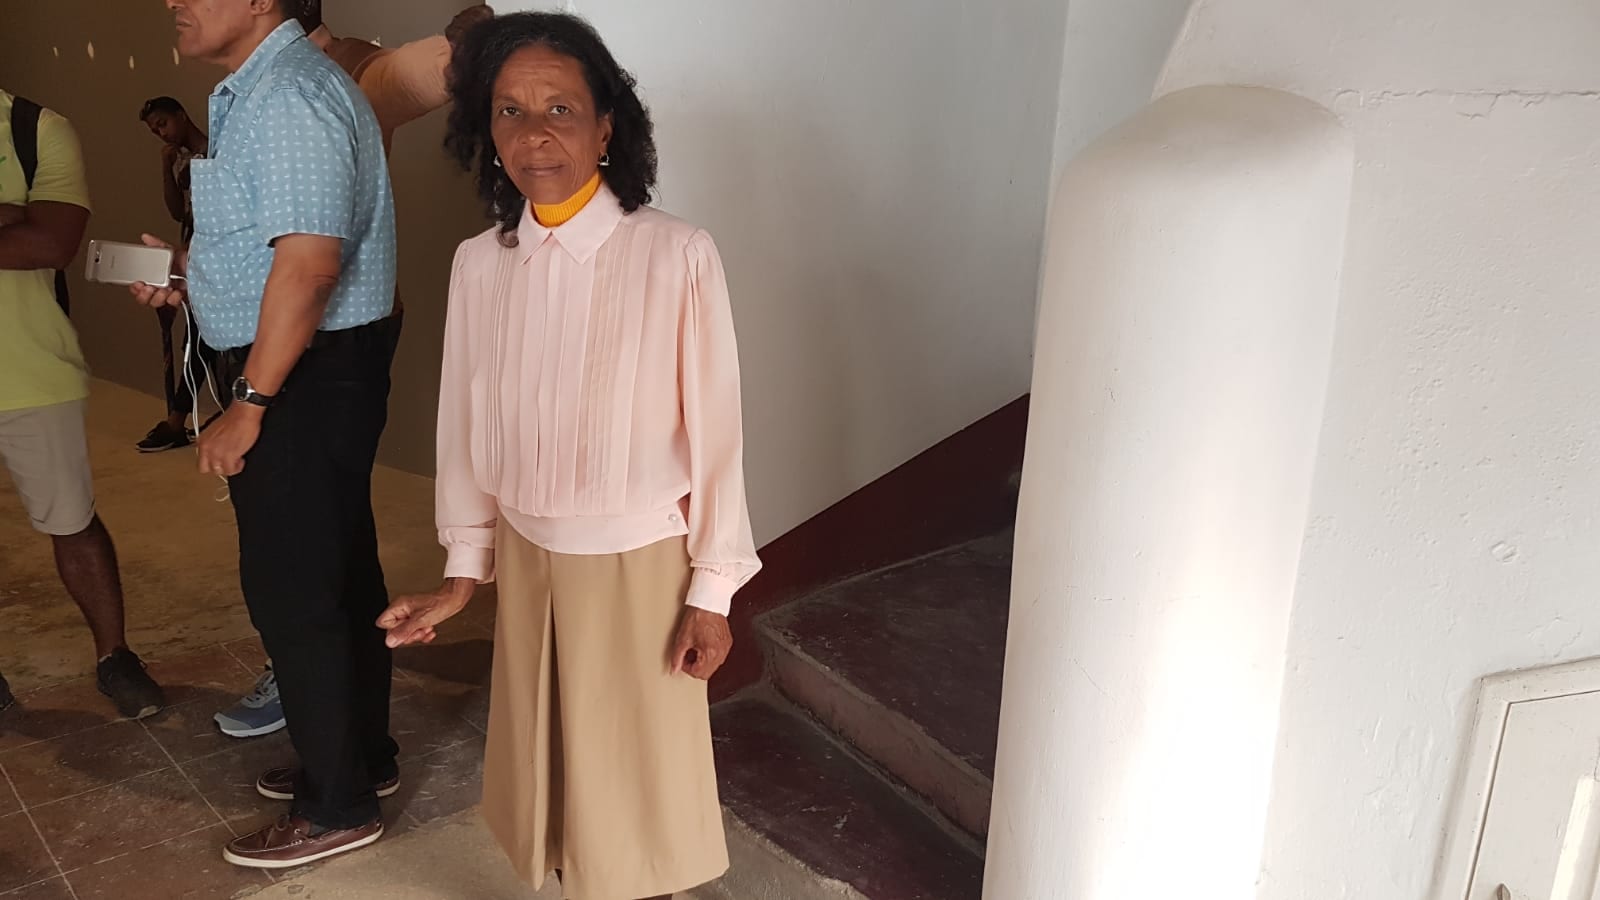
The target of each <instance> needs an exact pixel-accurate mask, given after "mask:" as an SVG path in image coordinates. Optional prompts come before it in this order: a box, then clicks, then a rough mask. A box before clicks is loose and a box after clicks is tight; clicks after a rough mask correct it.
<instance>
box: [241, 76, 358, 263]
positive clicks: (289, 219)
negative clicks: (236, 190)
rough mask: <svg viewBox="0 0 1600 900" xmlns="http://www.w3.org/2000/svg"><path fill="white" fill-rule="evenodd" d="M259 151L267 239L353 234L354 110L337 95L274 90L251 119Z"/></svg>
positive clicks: (344, 238) (261, 198)
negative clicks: (259, 143)
mask: <svg viewBox="0 0 1600 900" xmlns="http://www.w3.org/2000/svg"><path fill="white" fill-rule="evenodd" d="M256 134H257V135H258V136H259V139H260V140H261V141H262V144H263V146H262V152H261V166H262V170H261V178H260V185H261V188H260V190H261V197H260V209H261V222H260V225H261V229H262V233H263V234H265V235H266V240H267V243H269V244H270V243H272V242H273V241H275V240H277V239H278V238H281V237H283V236H284V235H288V234H312V235H319V236H322V237H334V238H339V239H341V240H351V239H352V238H354V237H355V233H354V226H355V206H356V159H357V155H358V147H357V139H356V122H355V113H354V110H352V109H351V108H350V106H349V104H348V103H347V102H344V101H343V100H342V98H340V97H336V96H333V95H332V94H327V95H325V96H320V97H316V98H313V97H309V96H307V95H306V93H305V92H304V91H302V90H300V89H299V88H283V89H279V90H275V91H273V92H272V93H271V94H270V95H268V97H267V99H266V100H265V101H264V102H263V104H262V109H261V115H260V118H258V119H257V120H256Z"/></svg>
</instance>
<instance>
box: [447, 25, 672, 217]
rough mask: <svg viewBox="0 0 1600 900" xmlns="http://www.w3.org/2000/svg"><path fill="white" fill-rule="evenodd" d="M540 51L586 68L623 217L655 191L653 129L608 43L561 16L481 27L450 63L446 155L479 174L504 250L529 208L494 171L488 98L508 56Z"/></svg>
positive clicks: (605, 174) (607, 174)
mask: <svg viewBox="0 0 1600 900" xmlns="http://www.w3.org/2000/svg"><path fill="white" fill-rule="evenodd" d="M534 45H543V46H546V47H549V48H550V49H552V50H555V51H557V52H559V53H562V54H565V55H567V56H570V57H572V58H573V59H575V60H577V61H578V64H579V65H581V66H582V67H583V74H584V79H585V80H586V81H588V83H589V92H590V93H592V94H593V95H594V101H595V112H596V114H598V115H602V116H603V115H606V114H607V113H609V114H610V115H611V131H612V135H611V143H610V144H609V145H607V147H606V152H607V153H609V154H610V155H611V165H609V166H605V167H603V168H601V169H600V174H601V177H602V178H603V179H605V183H606V186H607V187H609V188H611V191H612V193H614V194H616V195H617V200H618V201H620V203H621V205H622V209H623V211H624V212H630V213H631V212H633V211H634V210H636V209H638V208H639V207H641V206H644V205H646V204H648V203H649V202H650V200H651V199H652V197H651V192H652V190H653V189H654V188H655V186H656V142H655V125H654V124H653V123H652V122H651V121H650V112H649V110H647V109H645V107H644V104H643V103H642V102H640V100H639V95H638V93H637V91H636V90H635V88H636V86H637V82H635V81H634V78H633V76H632V75H630V74H628V72H627V70H625V69H623V68H622V67H621V66H619V65H617V61H616V59H615V58H613V57H612V56H611V51H610V50H608V49H606V45H605V42H604V41H602V40H601V39H600V35H599V34H598V33H597V32H596V31H595V30H594V27H593V26H591V25H590V24H589V23H588V22H585V21H584V20H583V19H580V18H578V17H577V16H571V15H565V14H562V13H514V14H511V15H505V16H497V17H495V18H493V19H489V20H487V21H484V22H481V23H479V24H478V25H476V26H474V27H473V29H472V30H471V31H469V32H468V33H467V35H466V37H465V38H464V39H463V40H462V42H461V46H459V47H457V48H456V50H455V55H454V58H453V59H452V61H451V63H450V96H451V99H452V100H453V101H454V103H455V105H454V107H452V109H451V111H450V125H449V132H448V134H447V135H446V136H445V140H444V145H445V149H446V150H448V151H449V152H450V155H451V156H453V157H454V158H455V160H456V162H457V163H459V164H460V165H461V168H462V169H464V170H466V171H468V172H476V173H477V177H478V194H479V195H480V196H481V197H482V198H483V200H484V203H485V205H486V206H487V207H488V212H489V215H490V217H491V218H493V219H495V220H496V221H498V222H499V223H500V242H501V243H502V244H506V245H508V246H511V245H514V244H515V243H516V231H517V223H518V222H519V221H520V220H521V218H522V211H523V208H524V204H525V203H526V202H527V201H526V199H525V198H524V197H523V196H522V194H521V192H519V191H518V190H517V186H516V185H515V184H513V183H512V181H511V178H510V177H509V176H507V175H506V173H505V170H504V169H501V168H499V167H498V166H496V165H495V164H494V160H495V147H494V137H493V136H492V134H491V132H490V129H491V126H492V123H493V111H492V108H491V103H490V101H491V97H492V95H493V93H494V83H495V79H497V78H499V77H500V69H501V68H502V67H503V66H504V65H505V64H506V60H508V59H510V58H511V55H512V54H514V53H516V52H517V51H518V50H521V49H522V48H524V47H529V46H534Z"/></svg>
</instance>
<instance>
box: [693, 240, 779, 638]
mask: <svg viewBox="0 0 1600 900" xmlns="http://www.w3.org/2000/svg"><path fill="white" fill-rule="evenodd" d="M687 253H688V257H689V258H688V264H689V300H688V303H687V305H686V307H685V313H684V323H683V335H682V342H683V347H682V355H681V357H680V359H681V362H680V363H679V365H680V366H681V376H680V377H681V382H682V390H683V420H684V426H685V428H686V430H687V432H688V438H689V559H690V564H691V565H692V566H693V568H694V574H693V575H692V577H691V579H690V582H689V597H688V604H689V605H690V606H694V607H698V608H700V609H704V610H709V611H710V612H715V613H720V614H722V615H727V614H728V610H729V609H730V608H731V607H732V605H733V595H734V592H735V591H737V590H738V589H739V588H741V587H743V586H744V585H745V584H746V583H748V582H749V581H750V579H751V578H753V577H755V574H756V573H757V572H759V571H760V570H761V561H760V559H758V558H757V557H756V547H755V539H754V538H753V537H752V536H751V532H750V512H749V509H748V507H747V505H746V502H745V489H744V425H743V414H742V411H741V407H740V402H741V401H740V395H739V351H738V347H737V345H736V342H735V340H734V333H733V307H732V304H731V303H730V302H729V300H728V283H727V278H726V276H725V275H724V274H723V269H722V259H721V257H719V256H718V255H717V248H716V245H715V244H713V243H712V241H711V237H710V235H707V234H706V233H705V232H698V233H696V234H695V236H694V237H693V238H691V239H690V241H689V245H688V248H687Z"/></svg>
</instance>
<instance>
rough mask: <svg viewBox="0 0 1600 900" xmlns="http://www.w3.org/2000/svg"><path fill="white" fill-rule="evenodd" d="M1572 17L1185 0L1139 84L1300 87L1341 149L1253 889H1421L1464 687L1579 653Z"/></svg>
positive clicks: (1591, 614)
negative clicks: (1312, 444) (1314, 440)
mask: <svg viewBox="0 0 1600 900" xmlns="http://www.w3.org/2000/svg"><path fill="white" fill-rule="evenodd" d="M1597 26H1600V7H1596V6H1595V5H1594V4H1593V3H1592V2H1590V0H1549V2H1545V3H1541V4H1537V5H1536V6H1535V7H1525V6H1519V5H1516V4H1507V3H1503V2H1499V0H1408V2H1396V0H1299V2H1285V0H1201V2H1200V3H1199V4H1198V5H1197V7H1196V10H1195V12H1194V18H1193V21H1192V22H1191V23H1190V24H1189V26H1188V27H1187V29H1186V31H1185V37H1184V39H1183V40H1182V41H1181V42H1180V44H1179V45H1178V46H1177V48H1176V50H1175V52H1174V56H1173V58H1172V61H1171V63H1170V65H1169V67H1168V69H1167V71H1166V73H1165V75H1164V77H1163V79H1162V83H1161V90H1163V91H1168V90H1175V89H1179V88H1183V87H1186V86H1189V85H1196V84H1206V83H1217V82H1244V83H1255V84H1265V85H1270V86H1274V87H1280V88H1284V89H1286V90H1291V91H1294V92H1297V93H1300V94H1302V95H1304V96H1306V97H1309V98H1310V99H1313V100H1316V101H1318V102H1320V103H1324V104H1327V105H1330V106H1331V107H1333V108H1334V109H1335V111H1336V112H1339V113H1340V114H1341V115H1342V116H1343V117H1344V119H1345V121H1346V122H1347V123H1348V125H1349V126H1350V127H1351V129H1352V130H1353V132H1354V134H1355V139H1356V147H1357V157H1358V165H1359V170H1358V175H1357V180H1356V194H1355V205H1354V208H1355V214H1354V219H1353V222H1352V227H1351V237H1350V248H1349V255H1348V260H1347V269H1346V272H1345V288H1344V292H1343V299H1342V305H1341V309H1340V317H1339V337H1338V343H1337V346H1336V350H1335V357H1334V367H1333V380H1332V386H1331V388H1330V394H1329V398H1328V413H1327V418H1326V421H1325V423H1324V431H1323V439H1322V444H1321V453H1320V459H1319V462H1318V474H1317V482H1316V493H1315V496H1314V500H1313V504H1312V514H1311V518H1310V521H1309V527H1308V529H1307V533H1306V536H1305V549H1304V556H1303V562H1302V568H1301V575H1300V581H1299V587H1298V590H1297V595H1296V605H1295V612H1294V619H1293V625H1292V630H1291V637H1290V645H1289V654H1288V658H1289V673H1288V678H1287V682H1286V689H1285V696H1284V700H1283V711H1282V729H1281V732H1280V736H1279V743H1280V747H1279V754H1278V764H1277V769H1276V772H1275V776H1274V784H1273V791H1272V806H1271V818H1270V820H1269V826H1268V829H1267V840H1266V849H1265V855H1264V862H1263V866H1262V878H1261V886H1260V890H1259V894H1258V896H1259V897H1261V898H1267V900H1333V898H1360V900H1366V898H1386V900H1387V898H1421V897H1425V896H1427V895H1428V889H1429V885H1430V883H1431V880H1432V877H1433V875H1434V868H1435V857H1436V855H1437V851H1438V850H1439V847H1440V843H1441V835H1442V831H1443V827H1444V824H1445V822H1446V817H1447V814H1448V812H1449V809H1450V797H1451V795H1452V794H1453V792H1454V790H1455V787H1456V783H1457V779H1458V777H1459V776H1458V770H1459V767H1460V764H1461V762H1460V761H1461V757H1462V753H1463V750H1464V746H1465V736H1466V731H1467V728H1468V726H1469V722H1470V719H1471V713H1472V704H1473V699H1474V682H1475V679H1477V678H1478V677H1480V676H1482V675H1484V674H1487V673H1490V672H1495V671H1499V670H1504V669H1509V668H1515V667H1521V666H1530V665H1535V664H1541V663H1549V662H1554V661H1558V660H1568V659H1574V658H1579V657H1584V656H1590V655H1594V654H1597V653H1600V603H1597V601H1596V594H1597V587H1600V553H1597V552H1596V548H1597V546H1600V517H1597V515H1596V510H1597V509H1600V469H1597V467H1596V465H1595V453H1596V450H1597V448H1600V391H1596V389H1595V386H1594V385H1595V377H1596V371H1597V366H1600V305H1597V304H1596V289H1597V286H1600V255H1597V254H1596V252H1595V242H1596V239H1597V238H1600V174H1597V173H1600V168H1597V166H1600V141H1597V140H1596V137H1595V136H1596V135H1597V134H1600V55H1597V54H1596V53H1595V52H1594V47H1595V44H1596V39H1597V37H1600V27H1597Z"/></svg>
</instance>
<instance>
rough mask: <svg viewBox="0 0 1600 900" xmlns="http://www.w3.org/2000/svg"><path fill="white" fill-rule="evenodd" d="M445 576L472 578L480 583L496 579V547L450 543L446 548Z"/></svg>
mask: <svg viewBox="0 0 1600 900" xmlns="http://www.w3.org/2000/svg"><path fill="white" fill-rule="evenodd" d="M445 554H446V555H445V563H444V577H445V580H446V581H448V580H449V579H451V578H471V579H472V580H473V581H476V582H477V583H479V584H488V583H489V582H491V581H493V580H494V548H493V547H474V546H471V545H470V544H450V545H448V546H447V547H446V548H445Z"/></svg>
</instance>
